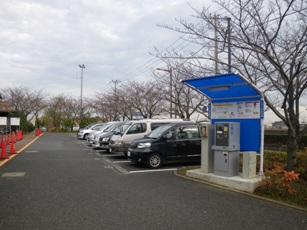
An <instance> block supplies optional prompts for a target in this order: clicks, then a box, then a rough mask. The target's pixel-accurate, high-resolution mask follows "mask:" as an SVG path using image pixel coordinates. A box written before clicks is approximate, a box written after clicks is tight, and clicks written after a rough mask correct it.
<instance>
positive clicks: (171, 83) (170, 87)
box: [156, 67, 173, 118]
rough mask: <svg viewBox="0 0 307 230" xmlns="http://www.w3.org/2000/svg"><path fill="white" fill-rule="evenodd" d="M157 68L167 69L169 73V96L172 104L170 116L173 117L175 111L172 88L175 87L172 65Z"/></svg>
mask: <svg viewBox="0 0 307 230" xmlns="http://www.w3.org/2000/svg"><path fill="white" fill-rule="evenodd" d="M156 70H161V71H165V72H168V73H169V97H170V106H169V108H170V109H169V110H170V111H169V114H170V118H172V117H173V114H172V111H173V102H172V101H173V100H172V95H173V92H172V88H173V69H172V67H169V69H161V68H156Z"/></svg>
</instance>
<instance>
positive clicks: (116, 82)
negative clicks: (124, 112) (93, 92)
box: [110, 80, 120, 120]
mask: <svg viewBox="0 0 307 230" xmlns="http://www.w3.org/2000/svg"><path fill="white" fill-rule="evenodd" d="M110 83H114V86H115V117H114V120H117V112H118V111H117V109H118V107H117V104H118V96H117V84H119V83H120V81H119V80H115V81H114V80H112V81H110Z"/></svg>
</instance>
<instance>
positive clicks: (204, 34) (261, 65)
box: [162, 0, 307, 170]
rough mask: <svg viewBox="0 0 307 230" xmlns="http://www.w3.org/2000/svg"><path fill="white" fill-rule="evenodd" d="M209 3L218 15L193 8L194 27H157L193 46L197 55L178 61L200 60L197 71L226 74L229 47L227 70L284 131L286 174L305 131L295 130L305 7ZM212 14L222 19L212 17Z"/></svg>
mask: <svg viewBox="0 0 307 230" xmlns="http://www.w3.org/2000/svg"><path fill="white" fill-rule="evenodd" d="M214 2H215V4H216V6H217V7H218V8H219V10H218V11H215V12H212V11H210V9H209V8H206V7H204V8H203V9H202V10H198V9H194V11H195V13H196V15H195V17H196V18H198V19H200V20H201V22H200V23H198V24H192V23H188V22H186V21H184V20H182V19H181V20H179V22H180V23H181V25H182V28H173V27H169V26H167V25H162V26H163V27H165V28H168V29H172V30H174V31H177V32H180V33H183V34H185V35H184V36H185V38H186V39H187V40H188V41H189V42H191V43H195V44H199V45H200V46H201V48H202V51H203V52H201V53H197V55H194V56H191V55H190V56H185V57H180V58H181V59H182V58H184V59H189V61H190V60H192V59H193V60H195V59H199V60H205V61H206V62H205V64H204V65H203V66H205V68H206V70H208V71H210V70H211V71H212V73H213V72H214V71H215V70H216V69H215V68H214V66H215V65H214V64H215V63H218V66H219V68H220V71H219V72H226V71H228V69H229V66H228V64H229V62H228V59H227V56H228V54H229V49H228V45H230V44H231V58H232V59H231V63H230V64H231V68H232V69H233V70H236V71H237V72H239V73H240V74H242V75H243V76H245V77H247V78H248V79H249V80H250V81H251V82H252V83H254V84H256V85H257V86H258V87H259V88H260V89H261V90H262V91H263V92H264V94H265V96H264V99H265V102H266V105H267V106H268V107H269V108H270V109H271V110H272V111H274V113H275V114H276V115H277V116H278V117H279V118H280V119H281V120H282V121H284V122H285V124H286V125H287V127H288V141H287V161H286V164H287V169H288V170H292V169H294V168H295V166H296V164H297V162H296V152H297V149H298V143H299V142H300V140H301V137H302V135H303V134H304V133H306V131H307V126H305V127H304V128H303V129H301V128H300V107H301V105H302V104H301V100H302V99H303V96H304V95H305V94H306V88H307V76H306V70H307V62H306V55H307V23H306V21H307V13H306V12H307V11H306V9H307V2H306V0H283V1H279V0H216V1H214ZM192 8H193V7H192ZM218 13H220V15H223V16H215V14H218ZM225 19H227V20H225ZM227 22H228V23H229V22H230V27H229V26H227ZM229 29H231V30H230V31H229ZM214 32H215V33H216V36H215V35H214ZM229 34H231V36H229ZM216 45H217V46H218V47H219V48H218V49H216ZM216 54H219V56H217V55H216ZM177 58H178V56H177ZM210 63H211V65H210ZM215 72H216V71H215ZM280 109H281V110H280Z"/></svg>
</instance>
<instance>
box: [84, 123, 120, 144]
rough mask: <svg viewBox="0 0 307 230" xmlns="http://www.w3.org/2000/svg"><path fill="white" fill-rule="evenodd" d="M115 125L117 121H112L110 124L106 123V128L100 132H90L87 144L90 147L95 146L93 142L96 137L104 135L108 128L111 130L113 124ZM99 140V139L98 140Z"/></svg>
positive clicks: (102, 128)
mask: <svg viewBox="0 0 307 230" xmlns="http://www.w3.org/2000/svg"><path fill="white" fill-rule="evenodd" d="M114 123H115V121H111V122H108V123H105V125H104V126H102V127H101V128H100V129H99V130H95V131H92V132H90V133H89V134H88V135H87V138H86V140H87V144H89V145H92V144H93V140H94V139H95V138H96V136H100V135H102V134H103V133H104V132H106V130H107V129H108V128H110V126H112V125H113V124H114ZM98 139H99V138H98Z"/></svg>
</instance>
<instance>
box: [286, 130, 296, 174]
mask: <svg viewBox="0 0 307 230" xmlns="http://www.w3.org/2000/svg"><path fill="white" fill-rule="evenodd" d="M296 152H297V141H296V134H295V132H293V131H291V129H290V128H288V140H287V160H286V170H287V171H292V170H294V168H295V167H296V165H297V160H296Z"/></svg>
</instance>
